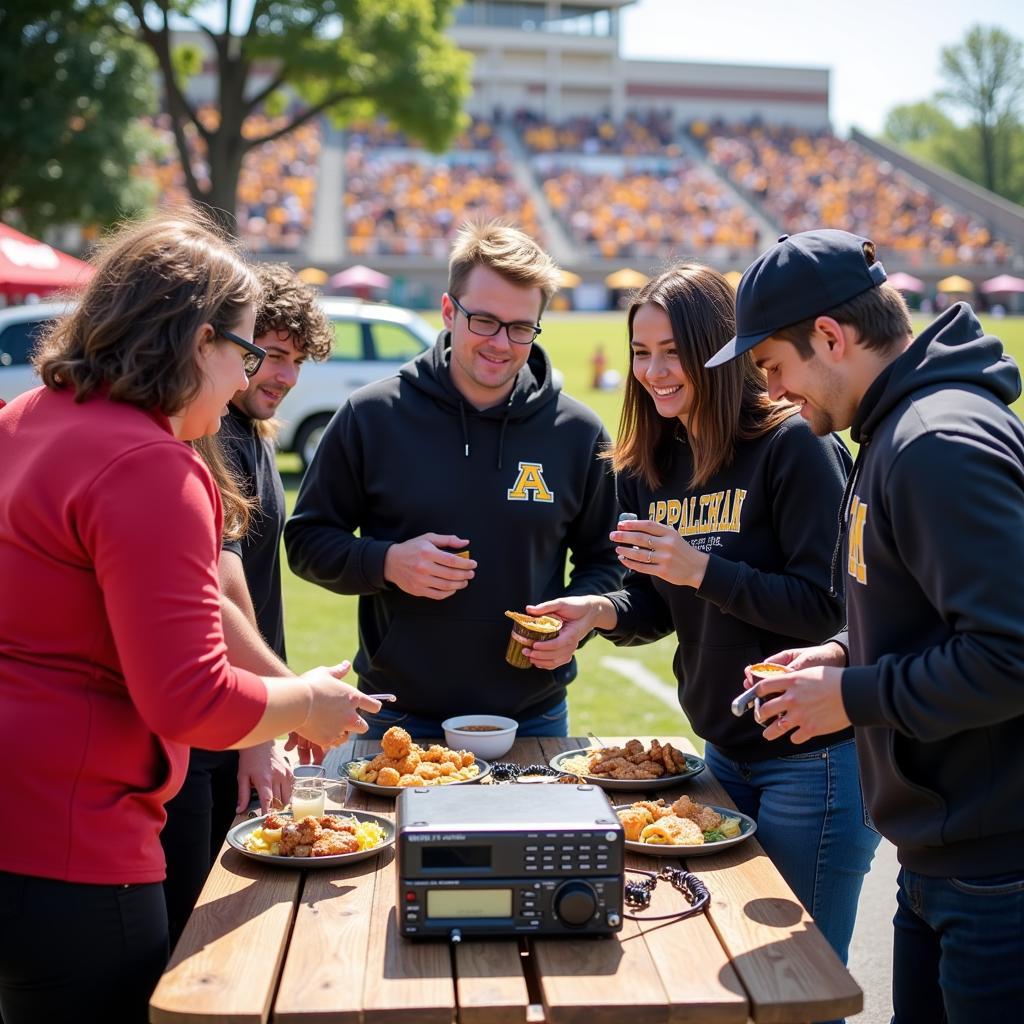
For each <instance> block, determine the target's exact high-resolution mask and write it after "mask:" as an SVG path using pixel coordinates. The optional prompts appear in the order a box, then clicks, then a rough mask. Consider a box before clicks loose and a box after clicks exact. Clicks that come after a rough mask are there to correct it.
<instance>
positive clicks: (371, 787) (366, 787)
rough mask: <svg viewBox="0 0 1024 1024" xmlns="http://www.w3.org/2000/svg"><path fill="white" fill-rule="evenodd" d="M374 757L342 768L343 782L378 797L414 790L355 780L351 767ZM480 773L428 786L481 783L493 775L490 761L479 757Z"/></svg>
mask: <svg viewBox="0 0 1024 1024" xmlns="http://www.w3.org/2000/svg"><path fill="white" fill-rule="evenodd" d="M372 760H373V758H372V757H357V758H355V759H354V760H352V761H348V762H346V763H345V764H343V765H342V766H341V781H343V782H348V783H349V784H350V785H353V786H355V787H356V789H361V790H363V791H365V792H367V793H373V794H375V795H376V796H398V794H399V793H401V792H403V791H404V790H407V789H412V788H414V787H412V786H378V785H377V783H376V782H360V781H359V779H353V778H352V776H351V775H349V773H348V770H349V767H350V766H351V765H354V764H365V763H366V762H367V761H372ZM473 763H474V764H475V765H476V766H477V767H478V768H479V769H480V771H479V772H478V773H477V774H476V775H474V776H473V778H471V779H459V781H458V782H443V783H437V782H428V783H427V785H428V786H437V785H443V786H468V785H469V784H470V783H473V782H479V781H480V780H481V779H484V778H486V777H487V776H488V775H490V774H491V765H490V762H489V761H485V760H484V759H483V758H482V757H478V758H477V759H476V761H474V762H473Z"/></svg>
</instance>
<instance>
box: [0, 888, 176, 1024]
mask: <svg viewBox="0 0 1024 1024" xmlns="http://www.w3.org/2000/svg"><path fill="white" fill-rule="evenodd" d="M167 949H168V947H167V914H166V912H165V910H164V896H163V891H162V889H161V887H160V883H159V882H150V883H148V884H145V885H85V884H82V883H79V882H61V881H57V880H55V879H52V878H34V877H32V876H30V875H14V874H10V873H8V872H5V871H0V1013H2V1014H3V1020H4V1024H92V1022H95V1024H115V1022H117V1024H122V1022H123V1024H145V1021H146V1020H148V1017H149V1014H148V1011H147V1006H148V1004H149V997H150V995H151V994H152V992H153V989H154V988H155V987H156V983H157V981H159V980H160V974H161V972H162V971H163V969H164V967H165V966H166V964H167Z"/></svg>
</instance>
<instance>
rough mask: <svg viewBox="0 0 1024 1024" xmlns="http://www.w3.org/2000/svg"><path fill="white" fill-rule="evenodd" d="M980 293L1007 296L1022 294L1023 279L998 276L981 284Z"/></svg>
mask: <svg viewBox="0 0 1024 1024" xmlns="http://www.w3.org/2000/svg"><path fill="white" fill-rule="evenodd" d="M981 291H982V292H984V294H986V295H1000V294H1001V295H1007V294H1010V293H1020V292H1024V277H1014V276H1013V275H1012V274H1000V275H999V276H998V277H991V278H989V279H988V280H987V281H986V282H985V283H984V284H982V286H981Z"/></svg>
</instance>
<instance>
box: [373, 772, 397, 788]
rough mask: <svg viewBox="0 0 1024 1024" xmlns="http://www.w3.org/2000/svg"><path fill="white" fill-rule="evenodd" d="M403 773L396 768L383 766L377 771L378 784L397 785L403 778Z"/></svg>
mask: <svg viewBox="0 0 1024 1024" xmlns="http://www.w3.org/2000/svg"><path fill="white" fill-rule="evenodd" d="M401 777H402V776H401V773H400V772H398V771H397V770H396V769H395V768H381V770H380V771H379V772H378V773H377V785H378V786H397V785H398V780H399V779H400V778H401Z"/></svg>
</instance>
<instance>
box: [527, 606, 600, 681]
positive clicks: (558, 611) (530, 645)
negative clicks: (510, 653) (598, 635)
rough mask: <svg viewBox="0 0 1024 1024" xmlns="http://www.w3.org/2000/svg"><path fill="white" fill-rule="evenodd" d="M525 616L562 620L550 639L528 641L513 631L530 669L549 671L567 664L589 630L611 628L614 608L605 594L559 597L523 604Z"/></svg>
mask: <svg viewBox="0 0 1024 1024" xmlns="http://www.w3.org/2000/svg"><path fill="white" fill-rule="evenodd" d="M526 611H527V614H529V615H537V616H539V615H553V616H554V617H555V618H556V619H561V620H562V629H561V631H560V632H559V634H558V636H557V637H555V639H554V640H530V639H529V638H528V637H525V636H520V635H519V634H518V633H513V634H512V636H513V637H515V639H516V640H518V641H519V643H521V644H522V645H523V653H524V654H525V655H526V657H527V658H529V659H530V663H531V664H532V665H533V667H534V668H542V669H547V670H548V671H551V670H552V669H556V668H558V667H559V666H560V665H565V664H568V662H570V661H571V660H572V656H573V655H574V654H575V653H576V648H577V647H579V645H580V641H581V640H582V639H583V637H585V636H586V635H587V634H588V633H589V632H590V631H591V630H592V629H595V628H597V629H613V628H614V626H615V623H616V621H617V618H618V617H617V616H616V614H615V609H614V607H613V606H612V603H611V601H609V600H608V598H606V597H597V596H588V597H560V598H558V599H557V600H555V601H544V602H543V603H542V604H529V605H527V606H526Z"/></svg>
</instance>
